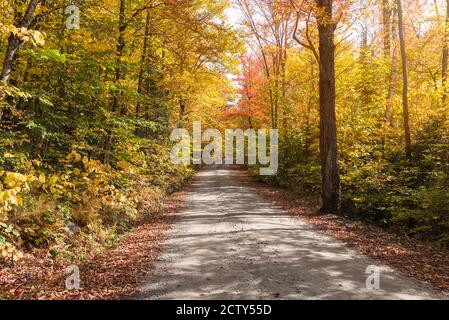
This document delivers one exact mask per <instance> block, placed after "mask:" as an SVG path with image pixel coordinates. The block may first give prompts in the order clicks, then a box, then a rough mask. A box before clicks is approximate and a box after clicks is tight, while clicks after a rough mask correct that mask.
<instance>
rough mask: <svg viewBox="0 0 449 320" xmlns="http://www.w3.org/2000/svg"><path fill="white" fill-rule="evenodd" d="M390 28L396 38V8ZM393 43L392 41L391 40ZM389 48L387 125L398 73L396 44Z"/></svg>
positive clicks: (390, 117) (389, 120) (391, 115)
mask: <svg viewBox="0 0 449 320" xmlns="http://www.w3.org/2000/svg"><path fill="white" fill-rule="evenodd" d="M392 18H393V20H392V28H391V37H392V39H393V40H395V39H397V38H396V33H397V28H396V23H397V10H394V11H393V14H392ZM393 43H394V41H393ZM392 47H393V48H392V50H391V57H390V63H391V66H390V75H389V77H388V82H389V84H388V94H387V106H386V108H385V121H386V123H387V126H390V125H391V121H392V117H393V99H394V92H395V90H396V81H397V75H398V57H397V48H396V45H394V44H393V46H392Z"/></svg>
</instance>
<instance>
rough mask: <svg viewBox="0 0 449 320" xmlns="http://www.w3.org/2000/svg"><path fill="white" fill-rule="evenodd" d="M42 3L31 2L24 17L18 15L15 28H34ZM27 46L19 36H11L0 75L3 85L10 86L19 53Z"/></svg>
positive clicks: (35, 0) (37, 1)
mask: <svg viewBox="0 0 449 320" xmlns="http://www.w3.org/2000/svg"><path fill="white" fill-rule="evenodd" d="M19 2H22V1H19V0H18V1H16V5H19ZM41 2H42V0H31V1H30V3H29V4H28V7H27V9H26V10H25V13H24V14H23V16H21V15H19V14H16V21H15V23H14V26H15V27H16V28H26V29H30V28H33V27H34V26H35V25H36V23H37V22H38V20H39V17H35V16H34V13H35V12H36V9H37V7H38V6H39V4H40V3H41ZM24 44H25V41H23V40H21V39H20V38H19V37H18V36H16V35H14V34H11V35H10V36H9V38H8V45H7V48H6V53H5V58H4V60H3V67H2V72H1V74H0V82H1V83H3V84H8V82H9V79H10V76H11V70H12V68H13V66H14V62H15V60H16V58H17V51H19V49H20V48H21V47H22V46H23V45H24Z"/></svg>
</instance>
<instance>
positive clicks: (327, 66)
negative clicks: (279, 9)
mask: <svg viewBox="0 0 449 320" xmlns="http://www.w3.org/2000/svg"><path fill="white" fill-rule="evenodd" d="M317 4H318V9H319V10H321V12H323V16H321V17H319V19H318V35H319V53H320V81H319V82H320V85H319V86H320V156H321V172H322V189H323V190H322V198H323V207H322V209H321V211H322V212H324V213H337V212H339V211H340V207H341V199H340V173H339V167H338V148H337V121H336V111H335V107H336V104H335V98H336V92H335V44H334V32H335V27H336V25H335V22H334V21H333V20H332V19H333V16H332V14H333V8H332V4H333V1H332V0H317Z"/></svg>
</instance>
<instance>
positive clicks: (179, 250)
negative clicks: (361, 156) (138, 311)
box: [0, 166, 449, 299]
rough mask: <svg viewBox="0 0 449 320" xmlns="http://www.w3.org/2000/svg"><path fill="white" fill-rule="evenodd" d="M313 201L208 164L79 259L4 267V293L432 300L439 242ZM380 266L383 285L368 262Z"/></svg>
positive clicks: (448, 265) (0, 277)
mask: <svg viewBox="0 0 449 320" xmlns="http://www.w3.org/2000/svg"><path fill="white" fill-rule="evenodd" d="M316 208H317V206H316V200H315V199H313V198H307V197H298V196H297V195H293V194H290V193H288V192H286V191H285V190H282V189H276V188H272V187H268V186H266V185H264V184H261V183H257V182H255V181H254V179H252V178H251V177H249V176H248V174H247V173H246V171H244V170H242V169H240V168H237V167H222V166H219V167H217V166H215V167H207V168H205V169H203V170H201V171H200V172H199V173H198V174H197V176H196V177H195V178H194V179H193V180H192V181H191V183H190V184H189V186H188V187H187V188H186V189H185V190H184V191H182V192H180V193H176V194H174V195H172V196H171V197H169V199H168V200H167V201H166V202H165V205H164V207H163V210H161V212H160V213H159V214H156V215H154V216H153V217H152V218H151V219H150V220H149V221H146V223H144V224H143V225H141V226H139V227H137V228H136V229H134V230H132V231H131V232H129V233H128V234H126V235H125V236H124V237H123V238H122V239H121V241H119V242H118V243H117V244H116V245H115V246H113V247H111V248H109V249H107V250H106V251H104V252H103V253H102V254H100V255H98V256H96V257H93V258H91V259H89V260H87V261H85V262H82V263H80V265H79V268H80V277H81V290H76V291H67V290H65V287H64V281H65V278H66V277H67V275H66V274H65V267H67V265H64V264H63V263H55V262H52V261H50V260H49V259H47V258H45V257H41V258H39V257H33V258H28V259H25V260H23V261H21V262H20V264H17V265H15V266H10V267H8V268H0V284H1V286H0V289H1V290H0V299H1V298H6V299H24V298H27V299H121V298H132V299H136V298H137V299H177V298H179V299H418V298H423V299H438V298H447V297H448V296H447V295H445V294H443V293H442V292H443V291H449V254H448V252H446V251H444V252H443V251H440V250H436V249H433V248H432V247H430V246H428V245H426V244H423V243H420V242H416V241H413V240H410V239H404V238H403V237H396V236H393V235H390V234H388V233H386V232H385V231H383V230H381V229H378V228H375V227H372V226H368V225H365V224H361V223H357V222H353V221H350V220H348V219H345V218H342V217H337V216H331V215H325V216H323V215H317V214H316V211H317V210H316ZM370 265H375V266H378V267H379V268H380V271H381V272H380V289H379V290H368V289H366V279H367V277H368V275H367V274H366V269H367V267H368V266H370Z"/></svg>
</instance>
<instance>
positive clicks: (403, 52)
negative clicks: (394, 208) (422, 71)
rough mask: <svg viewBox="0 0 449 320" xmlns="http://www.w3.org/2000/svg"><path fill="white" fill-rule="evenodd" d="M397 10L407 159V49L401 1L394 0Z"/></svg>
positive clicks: (408, 123) (408, 135) (410, 156)
mask: <svg viewBox="0 0 449 320" xmlns="http://www.w3.org/2000/svg"><path fill="white" fill-rule="evenodd" d="M396 3H397V10H398V23H399V24H398V26H399V42H400V46H401V60H402V82H403V88H402V105H403V118H404V135H405V154H406V156H407V158H408V159H411V158H412V142H411V136H410V119H409V107H408V74H407V51H406V48H405V35H404V17H403V14H402V1H401V0H396Z"/></svg>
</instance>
